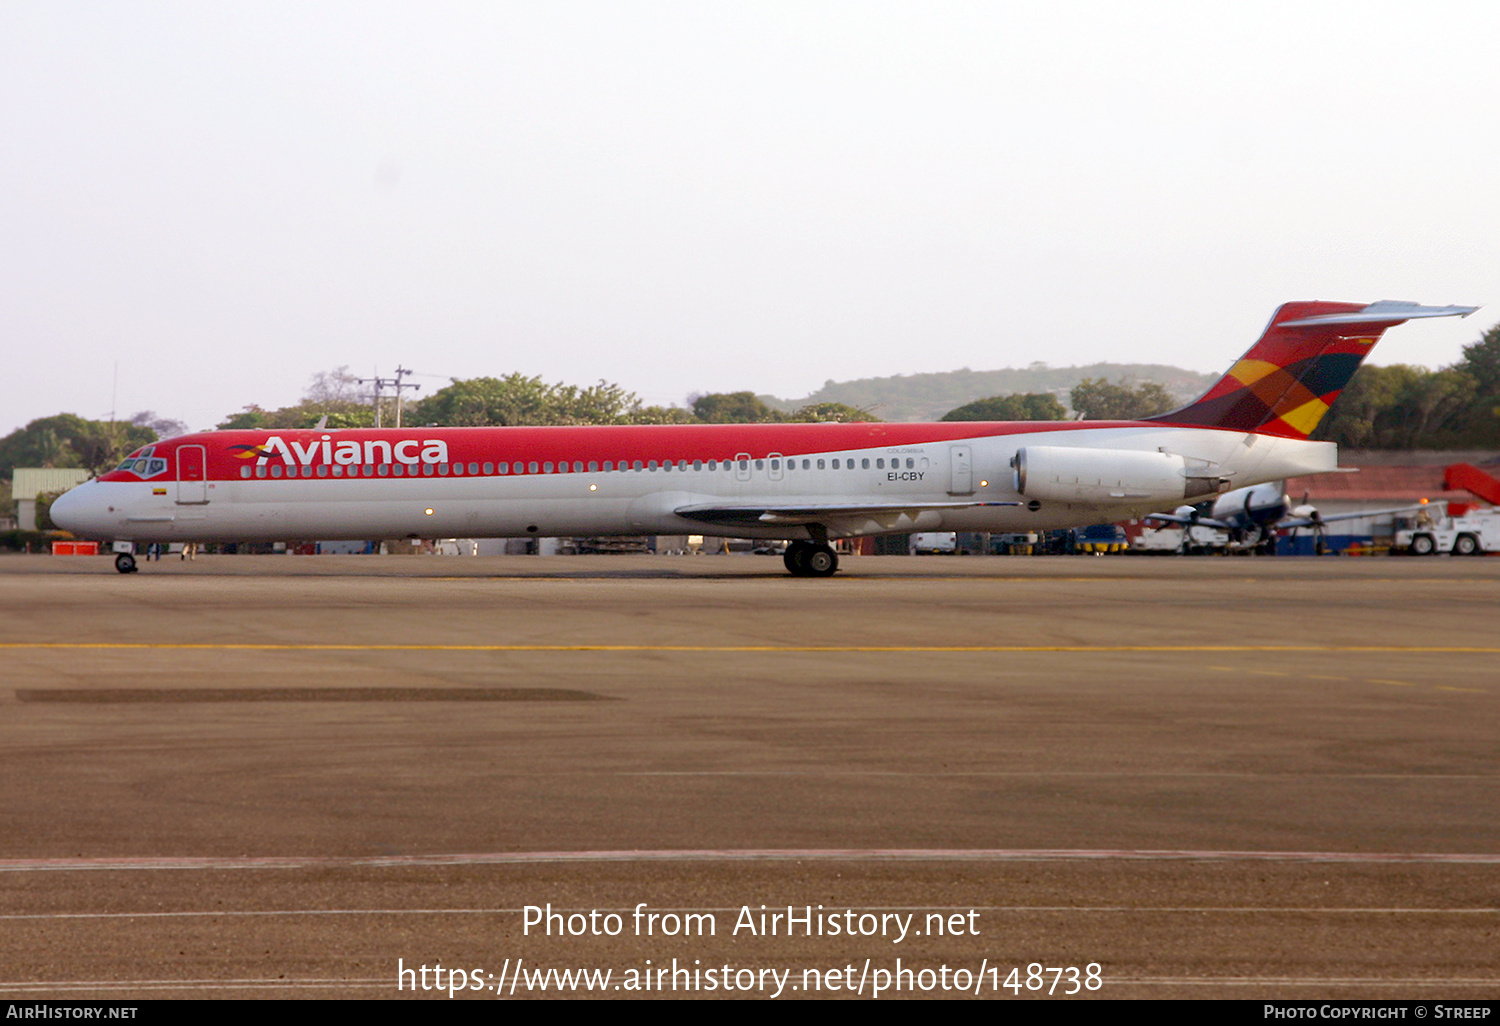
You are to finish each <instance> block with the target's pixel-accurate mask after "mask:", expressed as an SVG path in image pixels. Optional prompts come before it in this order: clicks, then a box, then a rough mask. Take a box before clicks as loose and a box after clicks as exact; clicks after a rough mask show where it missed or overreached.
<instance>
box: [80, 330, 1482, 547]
mask: <svg viewBox="0 0 1500 1026" xmlns="http://www.w3.org/2000/svg"><path fill="white" fill-rule="evenodd" d="M1474 309H1475V308H1474V307H1457V306H1443V307H1433V306H1420V305H1418V304H1416V303H1398V302H1389V301H1387V302H1380V303H1373V304H1369V305H1365V304H1359V303H1326V302H1303V303H1287V304H1285V305H1283V306H1282V307H1281V308H1280V309H1279V310H1277V311H1276V314H1275V316H1273V317H1272V319H1271V323H1270V325H1269V326H1268V327H1267V329H1266V331H1265V333H1264V334H1263V335H1262V336H1261V338H1260V340H1259V341H1258V342H1256V344H1255V345H1254V346H1253V347H1251V349H1250V351H1249V352H1247V353H1246V354H1245V356H1244V357H1242V358H1241V359H1240V361H1239V362H1238V363H1236V364H1235V365H1234V367H1233V368H1232V369H1231V370H1230V371H1229V373H1228V374H1226V375H1225V376H1224V377H1223V378H1222V379H1221V380H1220V381H1219V382H1218V384H1216V385H1214V387H1213V388H1211V389H1209V390H1208V392H1206V393H1204V395H1203V396H1202V397H1201V398H1199V399H1198V400H1196V401H1194V402H1192V403H1190V404H1188V405H1187V406H1184V407H1182V408H1181V409H1179V410H1174V411H1172V412H1170V413H1164V414H1161V415H1159V416H1155V417H1150V418H1147V419H1145V420H1140V421H1036V422H1026V421H1017V422H1004V423H981V422H967V423H966V422H958V423H928V424H882V423H855V424H748V425H746V424H725V425H681V426H678V425H670V426H651V427H639V426H604V427H474V428H404V429H396V430H389V429H387V430H378V429H376V430H370V429H357V430H324V431H319V430H311V431H215V432H207V433H203V434H194V435H185V436H182V437H179V438H173V439H171V440H169V441H165V442H159V443H157V444H155V445H150V446H146V447H144V448H142V449H140V450H138V451H136V452H134V453H131V455H130V456H129V457H128V458H126V459H125V461H124V462H123V463H121V464H120V465H119V466H118V467H117V468H115V469H114V470H112V471H110V472H108V473H106V474H104V475H102V476H100V477H99V478H97V479H96V480H93V481H89V482H87V483H85V484H83V485H80V486H78V487H77V488H75V489H73V490H72V491H69V492H67V493H66V494H64V495H63V496H61V497H60V498H58V500H57V501H56V502H55V503H54V504H53V506H52V511H51V515H52V519H53V520H54V521H55V522H56V523H57V524H58V525H59V526H61V527H64V528H66V529H67V530H69V531H72V532H74V533H75V534H79V535H82V536H85V537H93V538H101V539H105V540H112V541H115V542H116V543H117V545H116V549H117V551H119V550H121V549H128V548H129V545H128V544H127V545H121V544H119V543H135V542H172V541H193V542H200V541H256V540H260V541H273V540H292V539H314V538H317V539H337V538H351V539H358V538H366V539H368V538H397V537H421V538H436V537H468V538H475V537H526V536H532V537H536V536H568V535H582V536H596V535H610V534H706V535H719V536H726V537H736V538H765V539H785V540H788V541H789V542H790V543H791V544H790V545H789V546H788V548H787V552H786V557H785V558H786V566H787V569H788V570H790V571H791V572H792V573H793V574H796V575H807V576H828V575H831V574H832V573H834V572H835V571H836V570H837V569H838V557H837V556H836V555H835V553H834V550H833V548H832V546H831V545H830V544H829V542H830V540H832V539H838V538H851V537H857V536H862V535H876V534H888V533H904V532H915V531H936V530H948V531H1032V530H1040V529H1050V528H1058V527H1076V526H1082V525H1086V524H1093V523H1099V522H1101V521H1108V520H1118V519H1123V518H1126V517H1130V516H1140V515H1143V514H1146V513H1149V512H1151V511H1152V510H1158V509H1162V508H1163V507H1164V506H1169V505H1171V506H1175V505H1176V504H1178V503H1181V502H1183V501H1185V500H1186V501H1194V500H1201V499H1204V498H1207V497H1211V496H1214V495H1216V494H1218V493H1220V492H1223V491H1227V490H1229V489H1230V488H1240V487H1245V486H1247V485H1253V484H1258V483H1260V482H1265V481H1275V480H1279V479H1281V478H1285V477H1291V476H1301V475H1305V474H1315V473H1319V472H1322V471H1328V470H1333V469H1334V468H1335V467H1336V466H1337V462H1338V454H1337V450H1336V447H1335V446H1334V445H1333V444H1332V443H1330V442H1314V441H1309V440H1308V437H1307V436H1308V434H1309V433H1310V432H1311V431H1312V429H1313V428H1314V427H1315V426H1316V425H1317V423H1318V421H1319V420H1320V419H1321V418H1322V416H1323V414H1324V413H1326V412H1327V411H1328V408H1329V405H1330V404H1331V403H1332V402H1333V400H1334V399H1335V398H1336V397H1337V396H1338V393H1339V391H1340V390H1342V389H1343V387H1344V385H1345V384H1346V383H1347V382H1348V380H1349V378H1350V377H1351V376H1352V375H1353V373H1354V371H1355V369H1356V368H1357V367H1358V366H1359V363H1360V361H1361V360H1363V359H1364V357H1365V355H1366V354H1367V353H1368V352H1369V350H1370V348H1371V347H1372V346H1373V345H1374V343H1375V341H1376V340H1377V339H1378V338H1379V337H1380V335H1381V333H1382V332H1383V331H1385V329H1387V328H1389V327H1391V326H1393V325H1396V324H1401V323H1402V322H1404V321H1407V320H1411V319H1414V318H1425V317H1447V316H1455V315H1456V316H1467V315H1468V314H1470V313H1472V312H1473V310H1474ZM115 562H116V567H117V569H119V570H120V572H122V573H129V572H131V571H132V570H134V569H135V560H134V558H133V556H131V555H130V554H129V552H128V551H120V554H119V555H118V556H117V557H116V561H115Z"/></svg>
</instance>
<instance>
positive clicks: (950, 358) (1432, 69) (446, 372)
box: [0, 0, 1500, 434]
mask: <svg viewBox="0 0 1500 1026" xmlns="http://www.w3.org/2000/svg"><path fill="white" fill-rule="evenodd" d="M1497 53H1500V4H1496V3H1494V2H1493V0H1473V2H1463V3H1459V2H1453V3H1442V2H1431V0H1426V2H1422V3H1415V2H1411V3H1389V2H1384V3H1383V2H1378V0H1361V2H1351V3H1318V2H1315V0H1299V2H1296V3H1287V4H1280V3H1268V2H1264V0H1260V2H1256V3H1253V4H1251V3H1237V4H1230V3H1210V2H1202V0H1199V2H1193V3H1152V2H1143V0H1132V2H1119V3H1106V2H1088V3H1085V2H1074V3H1068V2H1049V3H1027V4H1014V3H1003V2H990V3H956V2H940V0H925V2H920V3H879V2H871V0H861V2H856V3H821V2H816V0H798V2H788V3H754V2H745V0H741V2H735V3H714V2H706V0H692V2H685V3H663V2H629V0H611V2H597V3H567V2H558V0H546V2H542V0H535V2H528V3H502V2H484V3H474V4H460V3H437V2H431V0H427V2H421V3H410V4H401V3H377V2H370V0H360V2H350V3H342V4H331V3H309V2H294V3H285V4H277V3H270V2H265V0H256V2H253V3H251V2H241V3H207V2H202V0H193V2H190V3H145V2H129V0H126V2H103V3H77V2H67V0H41V2H30V0H0V347H3V353H4V356H5V361H4V362H5V366H6V368H7V370H8V371H9V372H10V381H9V387H8V388H6V389H5V395H4V400H3V404H0V434H4V433H6V432H9V431H10V430H11V429H13V428H14V427H16V426H19V425H21V424H24V423H25V422H27V421H28V420H31V419H32V418H35V417H39V416H46V415H49V414H53V413H57V412H60V411H70V412H75V413H78V414H81V415H83V416H87V417H101V416H106V415H108V413H109V412H110V409H111V390H112V387H113V385H114V374H115V367H116V364H118V368H119V372H118V398H117V400H115V408H116V409H117V410H118V412H119V414H120V415H121V416H128V415H130V414H132V413H134V412H136V411H138V410H144V409H153V410H156V411H157V412H158V413H160V414H164V415H168V416H172V417H177V418H180V419H182V420H185V421H187V422H188V423H189V424H190V425H191V426H193V427H211V426H212V425H213V424H214V423H215V422H217V421H218V420H220V419H222V418H223V417H225V416H226V415H228V414H229V413H232V412H234V411H236V410H238V409H240V408H241V407H243V406H244V405H246V404H247V403H252V402H255V403H259V404H261V405H262V406H265V407H268V408H270V407H275V406H281V405H285V404H288V403H293V402H295V401H297V400H298V399H299V398H300V397H301V395H302V392H303V391H304V389H305V388H306V386H307V383H308V379H309V377H310V376H311V375H312V374H313V373H314V372H317V371H321V370H327V369H330V368H333V367H336V366H338V365H340V364H348V365H349V366H350V367H351V368H352V369H353V370H355V371H356V372H359V373H362V374H366V375H368V374H372V373H374V372H375V371H376V370H377V369H378V370H379V371H380V372H381V373H382V374H386V375H388V374H389V373H390V372H391V371H392V369H393V368H394V367H395V366H396V365H397V364H398V363H404V364H405V365H406V366H408V367H411V368H414V369H416V370H417V371H419V372H421V373H422V374H423V375H428V376H424V377H418V378H416V379H415V380H417V381H419V382H421V383H422V385H423V391H422V394H424V395H425V394H427V393H428V392H430V391H432V390H434V389H436V388H439V387H441V386H442V385H444V384H446V379H447V378H448V377H474V376H478V375H502V374H507V373H510V372H512V371H520V372H522V373H525V374H539V375H541V376H543V377H544V378H546V379H548V380H549V381H566V382H571V383H578V384H587V383H591V382H593V381H596V380H598V379H600V378H603V379H606V380H608V381H613V382H618V383H619V384H621V385H624V386H626V387H627V388H629V389H632V390H634V391H636V392H639V393H640V394H641V395H642V396H643V397H644V398H645V399H647V401H649V402H660V403H674V402H675V403H681V402H683V401H684V399H685V397H686V395H687V394H688V393H689V392H693V391H728V390H740V389H752V390H754V391H757V392H770V393H774V394H777V395H781V396H786V397H797V396H801V395H805V394H807V393H808V392H810V391H811V390H813V389H816V388H817V387H819V386H820V385H821V384H822V383H823V382H824V381H825V380H826V379H829V378H833V379H845V378H851V377H866V376H874V375H886V374H898V373H913V372H920V371H937V370H952V369H955V368H959V367H964V366H968V367H972V368H975V369H988V368H995V367H1005V366H1023V365H1025V364H1028V363H1031V362H1032V361H1034V360H1045V361H1047V362H1049V363H1051V364H1053V365H1055V366H1061V365H1067V364H1073V363H1088V362H1093V361H1096V360H1119V361H1151V362H1164V363H1175V364H1178V365H1180V366H1184V367H1190V368H1194V369H1198V370H1220V369H1223V368H1225V367H1227V366H1228V365H1229V364H1230V363H1231V362H1232V361H1233V360H1234V358H1235V357H1237V356H1238V355H1239V354H1240V353H1241V352H1242V351H1243V350H1244V349H1245V348H1246V347H1247V346H1248V345H1249V344H1250V342H1251V341H1253V340H1254V337H1255V336H1256V334H1257V333H1258V332H1259V331H1260V329H1261V328H1262V327H1263V325H1264V323H1265V321H1266V319H1267V318H1268V317H1269V316H1270V314H1271V312H1272V310H1273V309H1274V308H1275V307H1276V305H1277V304H1278V303H1280V302H1282V301H1284V300H1289V299H1336V300H1350V301H1361V302H1364V301H1374V300H1378V299H1411V300H1418V301H1421V302H1426V303H1465V304H1488V306H1487V308H1486V309H1484V310H1481V311H1480V312H1479V313H1478V314H1476V315H1474V316H1473V317H1470V318H1469V319H1468V320H1465V321H1451V322H1449V321H1444V322H1429V323H1416V324H1408V325H1404V326H1402V327H1399V328H1396V329H1394V330H1393V331H1392V332H1391V333H1390V334H1389V335H1388V336H1387V337H1386V340H1385V341H1384V342H1382V344H1381V347H1380V349H1379V350H1378V351H1377V353H1376V357H1375V362H1377V363H1402V362H1405V363H1420V364H1426V365H1428V366H1434V367H1435V366H1440V365H1443V364H1448V363H1452V362H1454V361H1455V360H1457V359H1458V357H1459V351H1460V348H1461V347H1462V346H1463V345H1464V344H1466V343H1468V342H1471V341H1473V340H1475V339H1476V338H1477V337H1478V336H1479V335H1480V334H1481V333H1482V332H1483V331H1484V330H1485V329H1486V328H1487V327H1489V326H1490V325H1492V324H1494V323H1496V322H1497V321H1500V212H1497V211H1500V59H1497V57H1496V54H1497Z"/></svg>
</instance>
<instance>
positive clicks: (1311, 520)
mask: <svg viewBox="0 0 1500 1026" xmlns="http://www.w3.org/2000/svg"><path fill="white" fill-rule="evenodd" d="M1429 508H1430V507H1429V506H1402V507H1400V508H1399V509H1364V510H1360V511H1359V512H1358V513H1335V514H1334V515H1333V516H1331V517H1324V516H1317V517H1291V518H1289V519H1286V520H1278V521H1277V522H1276V524H1275V526H1276V528H1277V529H1278V530H1290V529H1292V528H1294V527H1312V526H1313V525H1314V524H1333V523H1337V522H1338V521H1340V520H1359V519H1360V518H1361V517H1383V516H1386V515H1388V514H1391V513H1415V512H1417V511H1418V510H1421V509H1429Z"/></svg>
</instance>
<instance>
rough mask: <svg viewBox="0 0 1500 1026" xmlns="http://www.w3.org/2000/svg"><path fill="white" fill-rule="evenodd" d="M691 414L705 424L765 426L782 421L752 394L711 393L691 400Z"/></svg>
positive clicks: (782, 416) (781, 418) (776, 413)
mask: <svg viewBox="0 0 1500 1026" xmlns="http://www.w3.org/2000/svg"><path fill="white" fill-rule="evenodd" d="M693 414H694V416H696V417H697V418H698V419H699V420H701V421H703V422H704V423H705V424H766V423H772V422H775V421H780V420H784V419H785V417H784V415H783V414H782V413H781V412H780V411H778V410H773V409H772V408H771V407H769V406H767V405H766V403H765V400H763V399H761V398H760V396H758V395H756V394H755V393H754V392H713V393H710V394H708V395H700V396H699V397H698V398H696V399H694V400H693Z"/></svg>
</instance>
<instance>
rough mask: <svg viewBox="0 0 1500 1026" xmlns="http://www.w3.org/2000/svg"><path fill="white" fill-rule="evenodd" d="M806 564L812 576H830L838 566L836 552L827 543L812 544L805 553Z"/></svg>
mask: <svg viewBox="0 0 1500 1026" xmlns="http://www.w3.org/2000/svg"><path fill="white" fill-rule="evenodd" d="M806 566H807V571H806V572H807V573H808V574H809V575H810V576H812V577H832V576H833V575H834V574H835V573H836V572H837V571H838V568H839V557H838V553H836V552H834V551H833V548H832V547H831V546H828V545H813V546H811V547H810V550H809V551H808V553H807V559H806Z"/></svg>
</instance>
